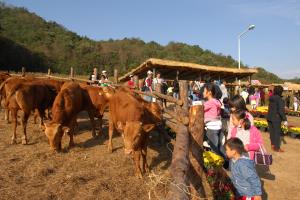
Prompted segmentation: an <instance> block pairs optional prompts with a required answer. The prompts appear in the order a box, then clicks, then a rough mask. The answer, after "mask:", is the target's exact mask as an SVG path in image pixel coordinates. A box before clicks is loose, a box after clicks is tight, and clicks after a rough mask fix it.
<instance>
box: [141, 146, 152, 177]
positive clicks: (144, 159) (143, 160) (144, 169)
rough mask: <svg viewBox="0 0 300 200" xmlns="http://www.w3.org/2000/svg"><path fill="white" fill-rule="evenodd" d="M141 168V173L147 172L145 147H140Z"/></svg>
mask: <svg viewBox="0 0 300 200" xmlns="http://www.w3.org/2000/svg"><path fill="white" fill-rule="evenodd" d="M141 152H142V166H143V172H149V171H150V170H149V166H148V163H147V145H144V146H143V147H142V150H141Z"/></svg>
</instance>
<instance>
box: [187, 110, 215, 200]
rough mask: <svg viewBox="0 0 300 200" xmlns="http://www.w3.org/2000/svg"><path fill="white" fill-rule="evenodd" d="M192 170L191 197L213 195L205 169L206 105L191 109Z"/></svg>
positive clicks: (190, 156) (190, 157)
mask: <svg viewBox="0 0 300 200" xmlns="http://www.w3.org/2000/svg"><path fill="white" fill-rule="evenodd" d="M189 132H190V153H189V159H190V164H191V166H190V170H189V173H188V178H189V182H190V186H191V194H192V197H191V199H192V200H194V199H199V197H200V198H205V197H213V196H212V191H211V189H210V186H209V184H208V182H207V181H206V175H205V173H204V171H203V137H204V107H203V106H202V105H197V106H192V107H191V108H190V110H189Z"/></svg>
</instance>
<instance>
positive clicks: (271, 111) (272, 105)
mask: <svg viewBox="0 0 300 200" xmlns="http://www.w3.org/2000/svg"><path fill="white" fill-rule="evenodd" d="M282 92H283V87H282V86H275V88H274V93H273V95H272V96H271V97H270V99H269V108H268V114H267V120H268V127H269V132H270V139H271V145H272V149H273V150H274V151H277V152H283V150H282V149H281V148H280V143H281V140H280V137H281V135H282V130H281V123H282V122H283V124H284V125H285V126H287V125H288V123H287V118H286V115H285V109H284V108H285V105H284V101H283V100H282Z"/></svg>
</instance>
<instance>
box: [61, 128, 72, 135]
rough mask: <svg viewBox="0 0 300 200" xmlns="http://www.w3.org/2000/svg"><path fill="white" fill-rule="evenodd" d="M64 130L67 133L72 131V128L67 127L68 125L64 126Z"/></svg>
mask: <svg viewBox="0 0 300 200" xmlns="http://www.w3.org/2000/svg"><path fill="white" fill-rule="evenodd" d="M62 130H63V132H64V133H65V134H67V133H69V132H70V128H69V127H67V126H64V127H62Z"/></svg>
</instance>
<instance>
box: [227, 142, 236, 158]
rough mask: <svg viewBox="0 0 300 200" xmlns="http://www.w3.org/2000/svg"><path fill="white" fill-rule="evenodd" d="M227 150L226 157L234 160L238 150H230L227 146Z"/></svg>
mask: <svg viewBox="0 0 300 200" xmlns="http://www.w3.org/2000/svg"><path fill="white" fill-rule="evenodd" d="M225 150H226V155H227V157H228V158H229V159H231V158H234V156H235V155H236V153H237V152H236V150H233V149H230V148H229V147H228V146H227V145H226V146H225Z"/></svg>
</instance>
